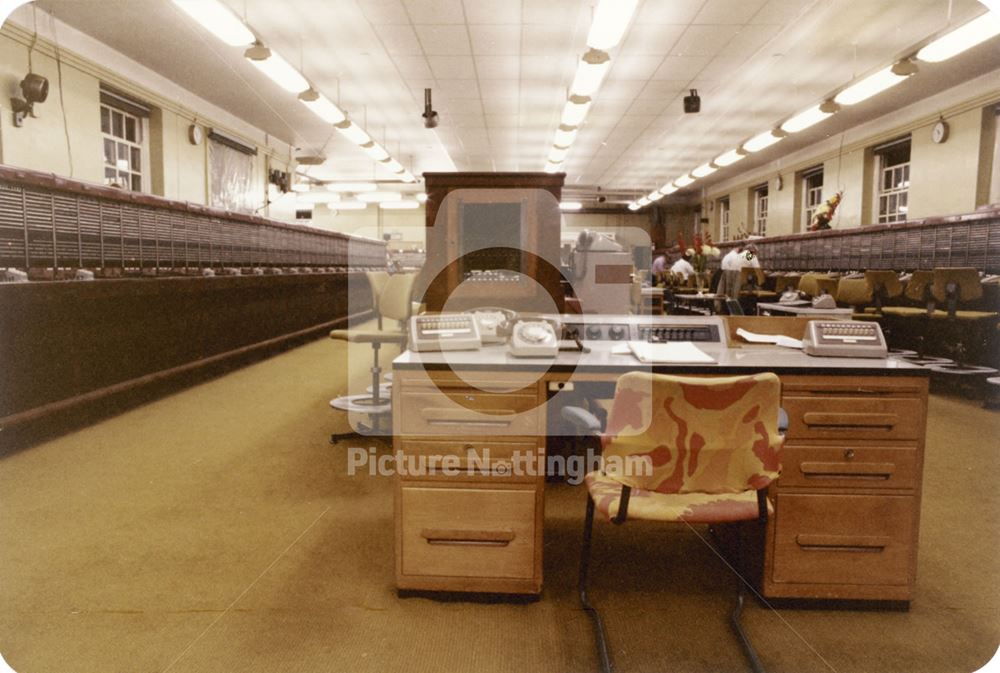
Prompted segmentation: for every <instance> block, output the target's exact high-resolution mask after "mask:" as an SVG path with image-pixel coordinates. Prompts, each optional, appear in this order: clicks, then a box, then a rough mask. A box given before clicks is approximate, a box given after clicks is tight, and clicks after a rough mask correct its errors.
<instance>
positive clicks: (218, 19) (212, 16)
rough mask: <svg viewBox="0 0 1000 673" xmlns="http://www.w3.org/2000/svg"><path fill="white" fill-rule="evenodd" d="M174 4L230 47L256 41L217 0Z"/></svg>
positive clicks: (182, 0) (187, 1) (243, 24)
mask: <svg viewBox="0 0 1000 673" xmlns="http://www.w3.org/2000/svg"><path fill="white" fill-rule="evenodd" d="M174 4H175V5H177V6H178V7H180V8H181V9H182V10H184V12H185V13H186V14H187V15H188V16H190V17H191V18H192V19H194V20H195V21H197V22H198V23H200V24H201V25H202V26H203V27H204V28H205V29H206V30H207V31H208V32H210V33H212V34H213V35H215V36H216V37H217V38H219V39H220V40H222V41H223V42H225V43H226V44H228V45H229V46H230V47H244V46H246V45H248V44H253V43H254V42H256V41H257V38H256V37H254V34H253V32H251V30H250V29H249V28H247V26H246V24H245V23H243V21H241V20H240V18H239V17H238V16H236V15H235V14H233V12H232V10H230V9H229V8H228V7H226V6H225V5H224V4H222V3H221V2H218V0H174ZM301 90H302V89H299V91H301Z"/></svg>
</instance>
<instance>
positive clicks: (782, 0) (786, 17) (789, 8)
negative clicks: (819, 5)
mask: <svg viewBox="0 0 1000 673" xmlns="http://www.w3.org/2000/svg"><path fill="white" fill-rule="evenodd" d="M811 4H813V3H812V0H770V1H769V2H768V3H767V4H766V5H764V6H763V7H762V8H761V9H760V11H758V12H757V13H756V14H754V16H753V18H752V19H751V20H750V23H792V22H794V21H795V20H796V19H798V17H799V15H800V14H801V13H802V11H803V10H805V9H806V8H808V7H809V5H811Z"/></svg>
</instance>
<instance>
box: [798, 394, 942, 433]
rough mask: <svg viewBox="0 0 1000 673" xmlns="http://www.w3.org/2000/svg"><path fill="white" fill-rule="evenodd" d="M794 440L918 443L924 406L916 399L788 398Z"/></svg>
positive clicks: (921, 431)
mask: <svg viewBox="0 0 1000 673" xmlns="http://www.w3.org/2000/svg"><path fill="white" fill-rule="evenodd" d="M781 406H782V407H783V408H784V409H785V411H786V412H787V413H788V433H787V437H788V440H790V441H795V440H798V439H892V440H897V439H898V440H916V439H918V438H919V437H920V436H921V435H922V434H923V429H924V423H923V418H924V415H923V414H924V405H923V402H922V401H921V400H920V399H919V398H916V397H885V396H871V397H853V396H852V397H839V396H832V395H831V396H829V397H824V396H820V395H816V396H809V397H794V396H786V397H783V398H782V401H781Z"/></svg>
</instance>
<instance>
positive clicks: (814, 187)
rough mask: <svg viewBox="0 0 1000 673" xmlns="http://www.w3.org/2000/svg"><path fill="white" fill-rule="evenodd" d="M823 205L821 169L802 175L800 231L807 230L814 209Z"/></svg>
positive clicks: (817, 168) (811, 170)
mask: <svg viewBox="0 0 1000 673" xmlns="http://www.w3.org/2000/svg"><path fill="white" fill-rule="evenodd" d="M822 203H823V167H822V166H817V167H816V168H812V169H809V170H808V171H805V172H803V173H802V229H803V230H805V229H808V228H809V225H810V224H811V223H812V219H813V215H815V214H816V209H817V208H819V207H820V205H821V204H822Z"/></svg>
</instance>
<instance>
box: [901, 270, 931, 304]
mask: <svg viewBox="0 0 1000 673" xmlns="http://www.w3.org/2000/svg"><path fill="white" fill-rule="evenodd" d="M933 283H934V272H933V271H914V272H913V274H912V275H911V276H910V280H909V281H908V282H907V283H906V290H905V292H904V294H905V295H906V298H907V299H909V300H911V301H916V302H920V303H923V302H925V301H927V297H926V292H927V289H928V288H930V287H931V285H933Z"/></svg>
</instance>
